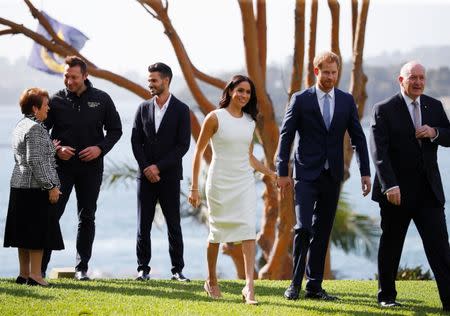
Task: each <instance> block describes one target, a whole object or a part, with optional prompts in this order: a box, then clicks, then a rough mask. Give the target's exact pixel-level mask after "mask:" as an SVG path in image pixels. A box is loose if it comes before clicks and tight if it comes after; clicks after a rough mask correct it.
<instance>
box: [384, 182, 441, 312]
mask: <svg viewBox="0 0 450 316" xmlns="http://www.w3.org/2000/svg"><path fill="white" fill-rule="evenodd" d="M422 183H423V185H422V188H421V190H420V191H419V192H418V194H417V195H418V197H419V199H418V200H417V203H413V204H411V205H409V206H408V205H406V206H405V205H404V206H402V205H400V206H395V205H393V204H391V203H388V202H386V201H383V202H381V203H380V209H381V229H382V234H381V238H380V246H379V250H378V277H379V281H378V287H379V291H378V301H379V302H380V301H386V300H391V299H393V300H395V298H396V296H397V291H396V289H395V279H396V276H397V270H398V266H399V263H400V257H401V253H402V249H403V243H404V241H405V236H406V233H407V231H408V226H409V223H410V222H411V220H413V221H414V223H415V224H416V227H417V230H418V232H419V234H420V237H421V238H422V243H423V246H424V248H425V254H426V256H427V259H428V263H429V264H430V267H431V270H432V271H433V273H434V277H435V278H436V283H437V286H438V290H439V296H440V298H441V301H442V303H443V304H444V305H445V306H450V246H449V243H448V233H447V226H446V222H445V213H444V208H443V207H442V206H441V203H439V201H438V200H437V199H436V197H435V195H434V193H433V192H432V190H431V187H430V185H429V183H428V181H427V180H426V179H425V178H424V179H423V181H422ZM400 190H401V188H400Z"/></svg>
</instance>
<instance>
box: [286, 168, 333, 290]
mask: <svg viewBox="0 0 450 316" xmlns="http://www.w3.org/2000/svg"><path fill="white" fill-rule="evenodd" d="M339 191H340V182H339V181H336V180H335V179H334V178H333V177H332V175H331V174H330V172H329V171H328V170H323V171H322V173H321V174H320V176H319V177H318V178H317V179H315V180H313V181H306V180H298V181H296V182H295V215H296V219H297V224H296V225H295V227H294V230H295V235H294V250H293V260H294V268H293V277H292V284H293V285H295V286H301V283H302V279H303V275H304V274H305V266H306V277H307V280H308V281H307V283H306V290H307V291H309V292H317V291H319V290H320V289H321V288H322V281H323V269H324V266H325V257H326V253H327V248H328V242H329V239H330V233H331V229H332V227H333V221H334V217H335V215H336V207H337V202H338V199H339ZM307 255H308V262H307V263H306V258H307Z"/></svg>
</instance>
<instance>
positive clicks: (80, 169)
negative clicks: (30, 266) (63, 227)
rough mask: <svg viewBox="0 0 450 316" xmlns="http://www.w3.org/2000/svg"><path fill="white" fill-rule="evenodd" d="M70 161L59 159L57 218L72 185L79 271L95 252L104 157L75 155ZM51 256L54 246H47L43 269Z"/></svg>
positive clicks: (86, 264)
mask: <svg viewBox="0 0 450 316" xmlns="http://www.w3.org/2000/svg"><path fill="white" fill-rule="evenodd" d="M72 159H73V161H72V160H70V161H67V162H58V168H57V172H58V176H59V180H60V182H61V188H60V190H61V195H60V197H59V200H58V203H57V206H56V209H57V212H58V214H57V216H58V220H59V219H60V218H61V216H62V215H63V213H64V210H65V208H66V204H67V201H68V200H69V197H70V194H71V192H72V189H73V187H75V194H76V197H77V214H78V231H77V242H76V248H77V256H76V266H75V270H76V271H87V270H88V263H89V260H90V258H91V255H92V245H93V243H94V237H95V211H96V210H97V199H98V195H99V192H100V186H101V184H102V177H103V160H102V159H97V160H95V161H91V162H88V163H85V162H82V161H80V160H78V159H76V160H75V159H74V158H72ZM50 257H51V250H47V249H45V250H44V255H43V257H42V272H43V273H44V274H45V271H46V270H47V266H48V263H49V261H50Z"/></svg>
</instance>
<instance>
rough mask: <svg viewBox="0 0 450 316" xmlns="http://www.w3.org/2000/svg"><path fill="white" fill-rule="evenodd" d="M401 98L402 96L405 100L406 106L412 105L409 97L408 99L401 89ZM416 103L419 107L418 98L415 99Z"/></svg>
mask: <svg viewBox="0 0 450 316" xmlns="http://www.w3.org/2000/svg"><path fill="white" fill-rule="evenodd" d="M401 93H402V96H403V100H405V102H406V105H411V103H413V102H414V101H413V99H411V98H410V97H408V96H407V95H406V93H405V91H403V89H402V90H401ZM416 102H417V103H418V104H419V106H420V96H419V97H418V98H417V99H416Z"/></svg>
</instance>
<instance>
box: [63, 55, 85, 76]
mask: <svg viewBox="0 0 450 316" xmlns="http://www.w3.org/2000/svg"><path fill="white" fill-rule="evenodd" d="M65 63H66V65H69V67H75V66H79V67H80V70H81V73H82V74H83V75H84V74H86V72H87V65H86V63H85V62H84V60H83V59H81V58H80V57H78V56H67V57H66V60H65Z"/></svg>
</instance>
